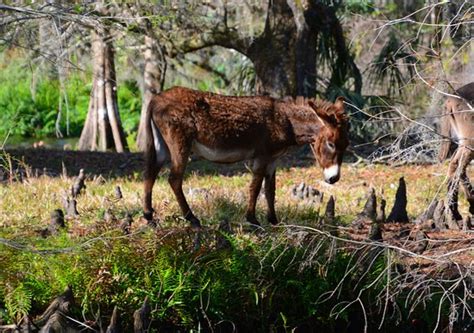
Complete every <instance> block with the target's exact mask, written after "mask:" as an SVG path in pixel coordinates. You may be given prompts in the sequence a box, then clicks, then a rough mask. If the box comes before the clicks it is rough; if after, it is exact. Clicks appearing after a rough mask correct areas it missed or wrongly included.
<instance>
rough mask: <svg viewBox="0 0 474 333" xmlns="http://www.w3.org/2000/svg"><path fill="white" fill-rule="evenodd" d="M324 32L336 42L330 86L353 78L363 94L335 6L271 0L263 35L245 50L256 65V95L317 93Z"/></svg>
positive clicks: (307, 94)
mask: <svg viewBox="0 0 474 333" xmlns="http://www.w3.org/2000/svg"><path fill="white" fill-rule="evenodd" d="M323 33H324V34H328V36H326V38H330V39H331V40H332V42H333V45H334V51H335V52H334V53H335V55H337V58H336V61H335V62H332V64H333V65H332V77H331V79H330V85H331V84H334V85H339V86H341V85H342V84H344V81H345V80H346V79H347V78H348V77H353V78H354V90H355V91H356V92H360V90H361V86H362V79H361V75H360V72H359V70H358V69H357V66H356V65H355V63H354V61H353V59H352V56H351V55H350V53H349V51H348V49H347V47H346V45H345V40H344V35H343V31H342V27H341V24H340V22H339V20H338V18H337V16H336V14H335V12H334V10H333V9H332V8H330V7H328V6H325V5H323V4H320V3H318V2H317V1H312V0H306V1H297V0H273V1H269V5H268V14H267V19H266V22H265V29H264V31H263V33H262V34H261V35H260V36H258V37H257V38H255V39H254V41H253V42H252V43H251V44H250V46H249V48H248V49H247V50H243V53H245V54H246V55H247V56H248V57H249V58H250V60H252V62H253V64H254V66H255V72H256V76H257V83H256V90H257V93H259V94H265V93H266V94H270V95H273V96H275V97H282V96H304V97H314V95H315V94H316V77H317V72H316V61H317V59H316V57H317V51H318V48H317V45H318V38H319V37H320V36H322V34H323ZM240 51H241V52H242V50H240ZM330 62H331V61H330Z"/></svg>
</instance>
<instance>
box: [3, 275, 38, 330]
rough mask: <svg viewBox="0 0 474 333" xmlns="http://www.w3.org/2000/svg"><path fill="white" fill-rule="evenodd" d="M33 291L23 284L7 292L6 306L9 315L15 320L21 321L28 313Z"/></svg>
mask: <svg viewBox="0 0 474 333" xmlns="http://www.w3.org/2000/svg"><path fill="white" fill-rule="evenodd" d="M31 298H32V295H31V292H30V291H29V290H28V289H26V288H25V286H24V285H23V284H21V283H20V284H19V285H18V287H16V288H15V289H12V290H11V291H10V292H7V294H6V295H5V307H6V309H7V313H8V316H9V317H10V318H11V319H12V320H14V321H15V322H17V323H18V322H20V321H21V319H22V318H23V317H25V316H26V315H28V312H29V311H30V309H31Z"/></svg>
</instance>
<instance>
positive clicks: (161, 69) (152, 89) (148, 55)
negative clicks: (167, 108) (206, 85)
mask: <svg viewBox="0 0 474 333" xmlns="http://www.w3.org/2000/svg"><path fill="white" fill-rule="evenodd" d="M143 58H144V61H145V63H144V67H143V84H142V91H143V94H142V110H141V115H140V125H139V126H138V134H137V141H136V142H137V148H138V150H140V151H143V150H144V149H145V145H146V143H145V140H146V130H145V129H146V125H147V124H146V112H147V109H148V104H149V103H150V100H151V98H152V97H153V95H154V94H157V93H159V92H160V91H161V90H162V89H163V84H164V78H165V72H166V59H165V58H164V55H163V51H162V49H161V46H160V45H159V44H158V41H157V38H156V37H155V35H154V34H153V32H152V30H151V27H149V28H148V29H147V34H146V35H145V51H144V52H143Z"/></svg>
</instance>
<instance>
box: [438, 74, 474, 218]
mask: <svg viewBox="0 0 474 333" xmlns="http://www.w3.org/2000/svg"><path fill="white" fill-rule="evenodd" d="M456 95H457V96H459V97H448V98H447V99H446V102H445V104H444V112H443V114H442V117H441V123H440V125H441V126H440V127H441V134H442V135H443V136H444V137H445V138H450V140H445V141H444V142H443V143H442V144H441V148H440V150H439V159H440V160H441V161H443V160H445V159H446V158H447V157H448V155H449V150H450V146H451V144H452V142H453V141H454V142H455V143H457V145H458V148H457V149H456V151H455V152H454V156H453V158H452V160H451V162H450V163H449V169H448V179H449V181H448V205H449V209H450V210H451V213H452V217H453V218H454V219H456V220H461V219H462V216H461V214H459V210H458V188H459V182H461V185H462V188H463V190H464V193H465V195H466V198H467V200H468V202H469V212H470V213H471V214H474V190H473V187H472V185H471V182H470V180H469V178H468V176H467V173H466V169H467V167H468V165H469V163H470V162H471V160H472V159H473V158H474V109H473V105H474V82H471V83H469V84H467V85H465V86H463V87H461V88H459V89H458V90H456Z"/></svg>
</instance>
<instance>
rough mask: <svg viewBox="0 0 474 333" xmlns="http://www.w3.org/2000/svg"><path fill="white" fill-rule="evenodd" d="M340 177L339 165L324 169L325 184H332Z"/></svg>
mask: <svg viewBox="0 0 474 333" xmlns="http://www.w3.org/2000/svg"><path fill="white" fill-rule="evenodd" d="M340 177H341V173H340V167H339V165H337V164H335V165H331V166H330V167H329V168H325V169H324V180H325V181H326V183H329V184H334V183H335V182H337V181H338V180H339V178H340Z"/></svg>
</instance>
